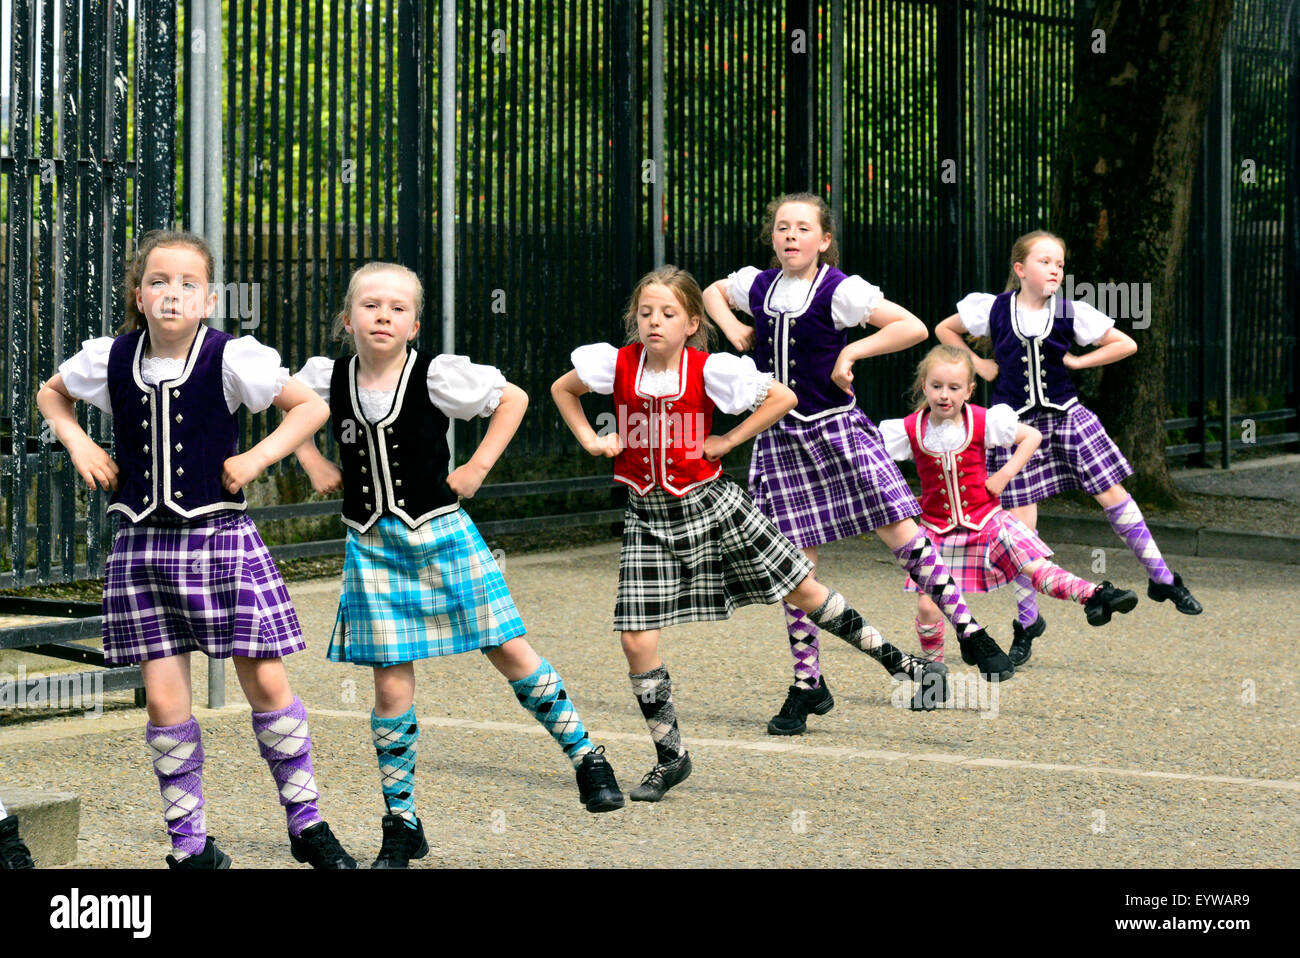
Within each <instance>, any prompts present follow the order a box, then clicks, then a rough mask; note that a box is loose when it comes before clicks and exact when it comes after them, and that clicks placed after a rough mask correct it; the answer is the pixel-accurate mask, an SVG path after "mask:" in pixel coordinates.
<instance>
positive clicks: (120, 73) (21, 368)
mask: <svg viewBox="0 0 1300 958" xmlns="http://www.w3.org/2000/svg"><path fill="white" fill-rule="evenodd" d="M135 11H136V17H137V19H136V24H135V25H136V27H137V29H136V30H134V31H132V30H131V29H129V26H130V24H128V21H127V10H126V3H125V2H124V0H116V2H105V0H6V2H5V3H4V13H5V17H6V19H7V21H8V23H7V26H8V33H9V38H10V44H9V49H8V55H7V61H6V63H5V66H6V68H7V74H8V77H7V80H8V83H7V93H8V95H7V97H6V98H5V111H4V112H5V114H6V116H5V120H6V122H5V123H4V124H3V125H2V132H0V218H2V219H0V229H2V230H3V233H2V235H3V242H0V275H2V279H3V281H2V282H0V315H3V317H4V322H3V323H0V353H3V355H4V357H5V362H4V363H3V364H0V498H2V499H3V522H4V531H5V535H4V543H3V545H4V549H3V552H2V553H0V566H2V568H0V585H3V584H12V583H21V582H23V581H24V578H25V577H31V578H36V579H40V580H47V579H51V578H64V579H66V578H74V577H78V576H80V575H83V574H86V573H90V574H94V573H95V572H96V571H97V570H98V568H99V566H100V562H101V561H102V556H103V549H104V544H105V542H106V536H107V523H106V521H105V515H104V506H105V505H106V501H105V498H104V496H103V495H102V494H100V493H87V492H86V490H85V486H84V484H82V483H81V481H80V479H79V478H78V477H77V476H76V475H75V473H74V471H73V470H72V469H71V468H70V466H69V463H68V461H67V458H66V457H65V456H64V455H63V454H62V451H61V450H60V449H58V448H57V447H52V440H53V436H52V434H51V432H50V430H49V428H48V427H47V426H43V425H42V424H41V423H40V421H39V417H38V415H37V412H36V404H35V396H36V391H37V388H38V387H39V384H40V383H41V382H42V381H43V380H44V379H46V378H48V377H49V376H50V375H51V374H52V373H53V372H54V370H55V368H56V367H57V365H58V363H59V362H60V361H62V360H63V359H64V358H66V357H67V356H69V355H71V354H72V353H73V352H75V351H76V350H77V349H79V348H80V344H81V342H82V341H83V340H85V339H88V338H91V337H94V336H101V335H105V334H107V333H110V332H111V331H112V330H114V329H116V328H117V326H118V325H120V324H121V322H122V314H123V306H122V302H121V299H120V297H119V296H118V295H117V288H118V287H119V286H120V284H121V278H122V274H123V270H124V263H125V254H126V249H127V243H128V238H129V236H130V234H131V232H132V230H133V229H148V228H152V227H157V226H161V225H165V224H168V223H170V222H171V220H172V208H173V207H172V190H173V182H174V153H173V151H172V142H173V139H172V123H173V117H174V114H175V82H174V74H175V62H176V61H175V17H174V13H173V12H172V10H171V5H170V4H166V3H160V2H155V0H136V3H135ZM146 23H147V24H149V26H150V29H148V30H145V29H143V26H144V24H146ZM79 416H80V417H81V422H82V425H83V426H84V427H85V428H86V429H87V430H88V431H89V433H90V435H91V436H92V437H94V438H96V439H97V440H99V441H100V442H102V443H104V444H107V443H109V442H111V423H110V422H109V421H108V417H101V415H100V414H99V412H98V411H97V410H95V409H93V408H85V407H83V408H81V409H80V410H79Z"/></svg>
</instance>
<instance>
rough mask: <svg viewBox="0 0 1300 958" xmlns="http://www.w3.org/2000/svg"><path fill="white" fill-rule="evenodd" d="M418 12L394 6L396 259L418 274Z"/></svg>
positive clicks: (403, 2)
mask: <svg viewBox="0 0 1300 958" xmlns="http://www.w3.org/2000/svg"><path fill="white" fill-rule="evenodd" d="M420 41H421V37H420V13H419V10H418V9H417V8H416V2H415V0H399V5H398V8H397V261H398V262H399V263H401V264H402V265H403V266H405V267H407V268H408V269H411V270H413V271H414V272H415V274H416V275H417V276H419V275H422V267H423V265H424V257H423V255H422V252H423V251H422V250H421V249H420V237H421V235H422V232H421V225H422V221H423V219H424V217H425V216H426V215H428V209H429V204H428V197H426V196H424V195H423V190H421V188H420V187H421V186H422V184H423V183H424V177H423V176H422V175H421V173H420V158H421V156H422V154H423V150H422V142H421V141H422V140H423V137H424V135H425V132H424V131H425V125H424V124H423V123H421V122H420V104H421V103H422V102H423V99H422V97H421V95H420V49H421V42H420Z"/></svg>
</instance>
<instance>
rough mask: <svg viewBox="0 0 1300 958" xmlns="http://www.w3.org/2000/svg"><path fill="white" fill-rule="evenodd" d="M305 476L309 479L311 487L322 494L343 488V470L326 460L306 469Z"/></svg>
mask: <svg viewBox="0 0 1300 958" xmlns="http://www.w3.org/2000/svg"><path fill="white" fill-rule="evenodd" d="M307 478H308V479H310V480H311V487H312V488H313V489H315V490H316V492H318V493H320V494H321V495H322V496H323V495H325V494H326V493H330V492H338V491H339V490H340V489H342V488H343V471H342V470H341V469H339V467H338V466H336V465H334V463H332V462H329V461H328V460H326V461H322V462H321V463H320V464H319V465H315V466H313V467H312V468H310V469H308V470H307Z"/></svg>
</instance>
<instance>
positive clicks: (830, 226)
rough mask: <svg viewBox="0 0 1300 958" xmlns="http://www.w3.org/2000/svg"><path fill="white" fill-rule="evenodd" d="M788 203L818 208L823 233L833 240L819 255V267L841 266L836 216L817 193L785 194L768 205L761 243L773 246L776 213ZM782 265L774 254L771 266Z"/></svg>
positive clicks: (760, 236) (818, 217) (760, 235)
mask: <svg viewBox="0 0 1300 958" xmlns="http://www.w3.org/2000/svg"><path fill="white" fill-rule="evenodd" d="M786 203H807V204H809V205H810V206H815V207H816V208H817V220H818V222H819V223H820V224H821V228H822V232H823V233H825V234H826V235H827V236H829V237H830V238H831V245H830V246H828V247H826V249H824V250H822V251H821V252H820V253H819V254H818V255H817V265H818V266H820V265H822V264H823V263H827V264H829V265H831V266H839V265H840V247H839V244H838V243H837V242H836V241H835V236H836V232H837V231H836V229H835V214H834V213H833V212H832V211H831V208H830V206H829V205H828V204H827V203H826V201H825V200H824V199H822V198H821V197H820V196H818V195H817V194H816V193H785V194H782V195H781V196H778V197H777V198H776V199H774V200H773V201H772V202H770V203H768V204H767V210H766V211H765V212H764V214H763V232H762V233H761V234H759V237H758V239H759V242H760V243H762V244H763V245H764V246H770V245H771V244H772V230H774V229H776V211H777V210H779V209H780V208H781V207H782V206H784V205H785V204H786ZM780 265H781V260H780V259H779V258H778V257H777V255H776V254H775V253H773V254H772V262H771V263H770V264H769V266H780Z"/></svg>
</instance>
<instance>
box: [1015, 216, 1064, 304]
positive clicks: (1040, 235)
mask: <svg viewBox="0 0 1300 958" xmlns="http://www.w3.org/2000/svg"><path fill="white" fill-rule="evenodd" d="M1040 239H1048V240H1052V241H1053V242H1054V243H1060V244H1061V253H1062V254H1064V253H1065V240H1063V239H1061V237H1059V236H1057V235H1056V234H1055V233H1049V232H1048V231H1047V230H1034V231H1033V232H1030V233H1026V234H1025V235H1024V236H1020V237H1017V238H1016V241H1015V242H1014V243H1012V244H1011V260H1010V261H1009V263H1008V264H1007V269H1008V272H1007V285H1006V288H1005V289H1004V290H1002V292H1004V293H1008V292H1010V291H1011V290H1013V289H1019V288H1020V277H1019V276H1017V275H1016V264H1017V263H1023V262H1024V261H1025V260H1026V259H1027V258H1028V256H1029V251H1030V250H1031V249H1032V248H1033V246H1034V244H1035V243H1037V242H1038V241H1039V240H1040Z"/></svg>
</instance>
